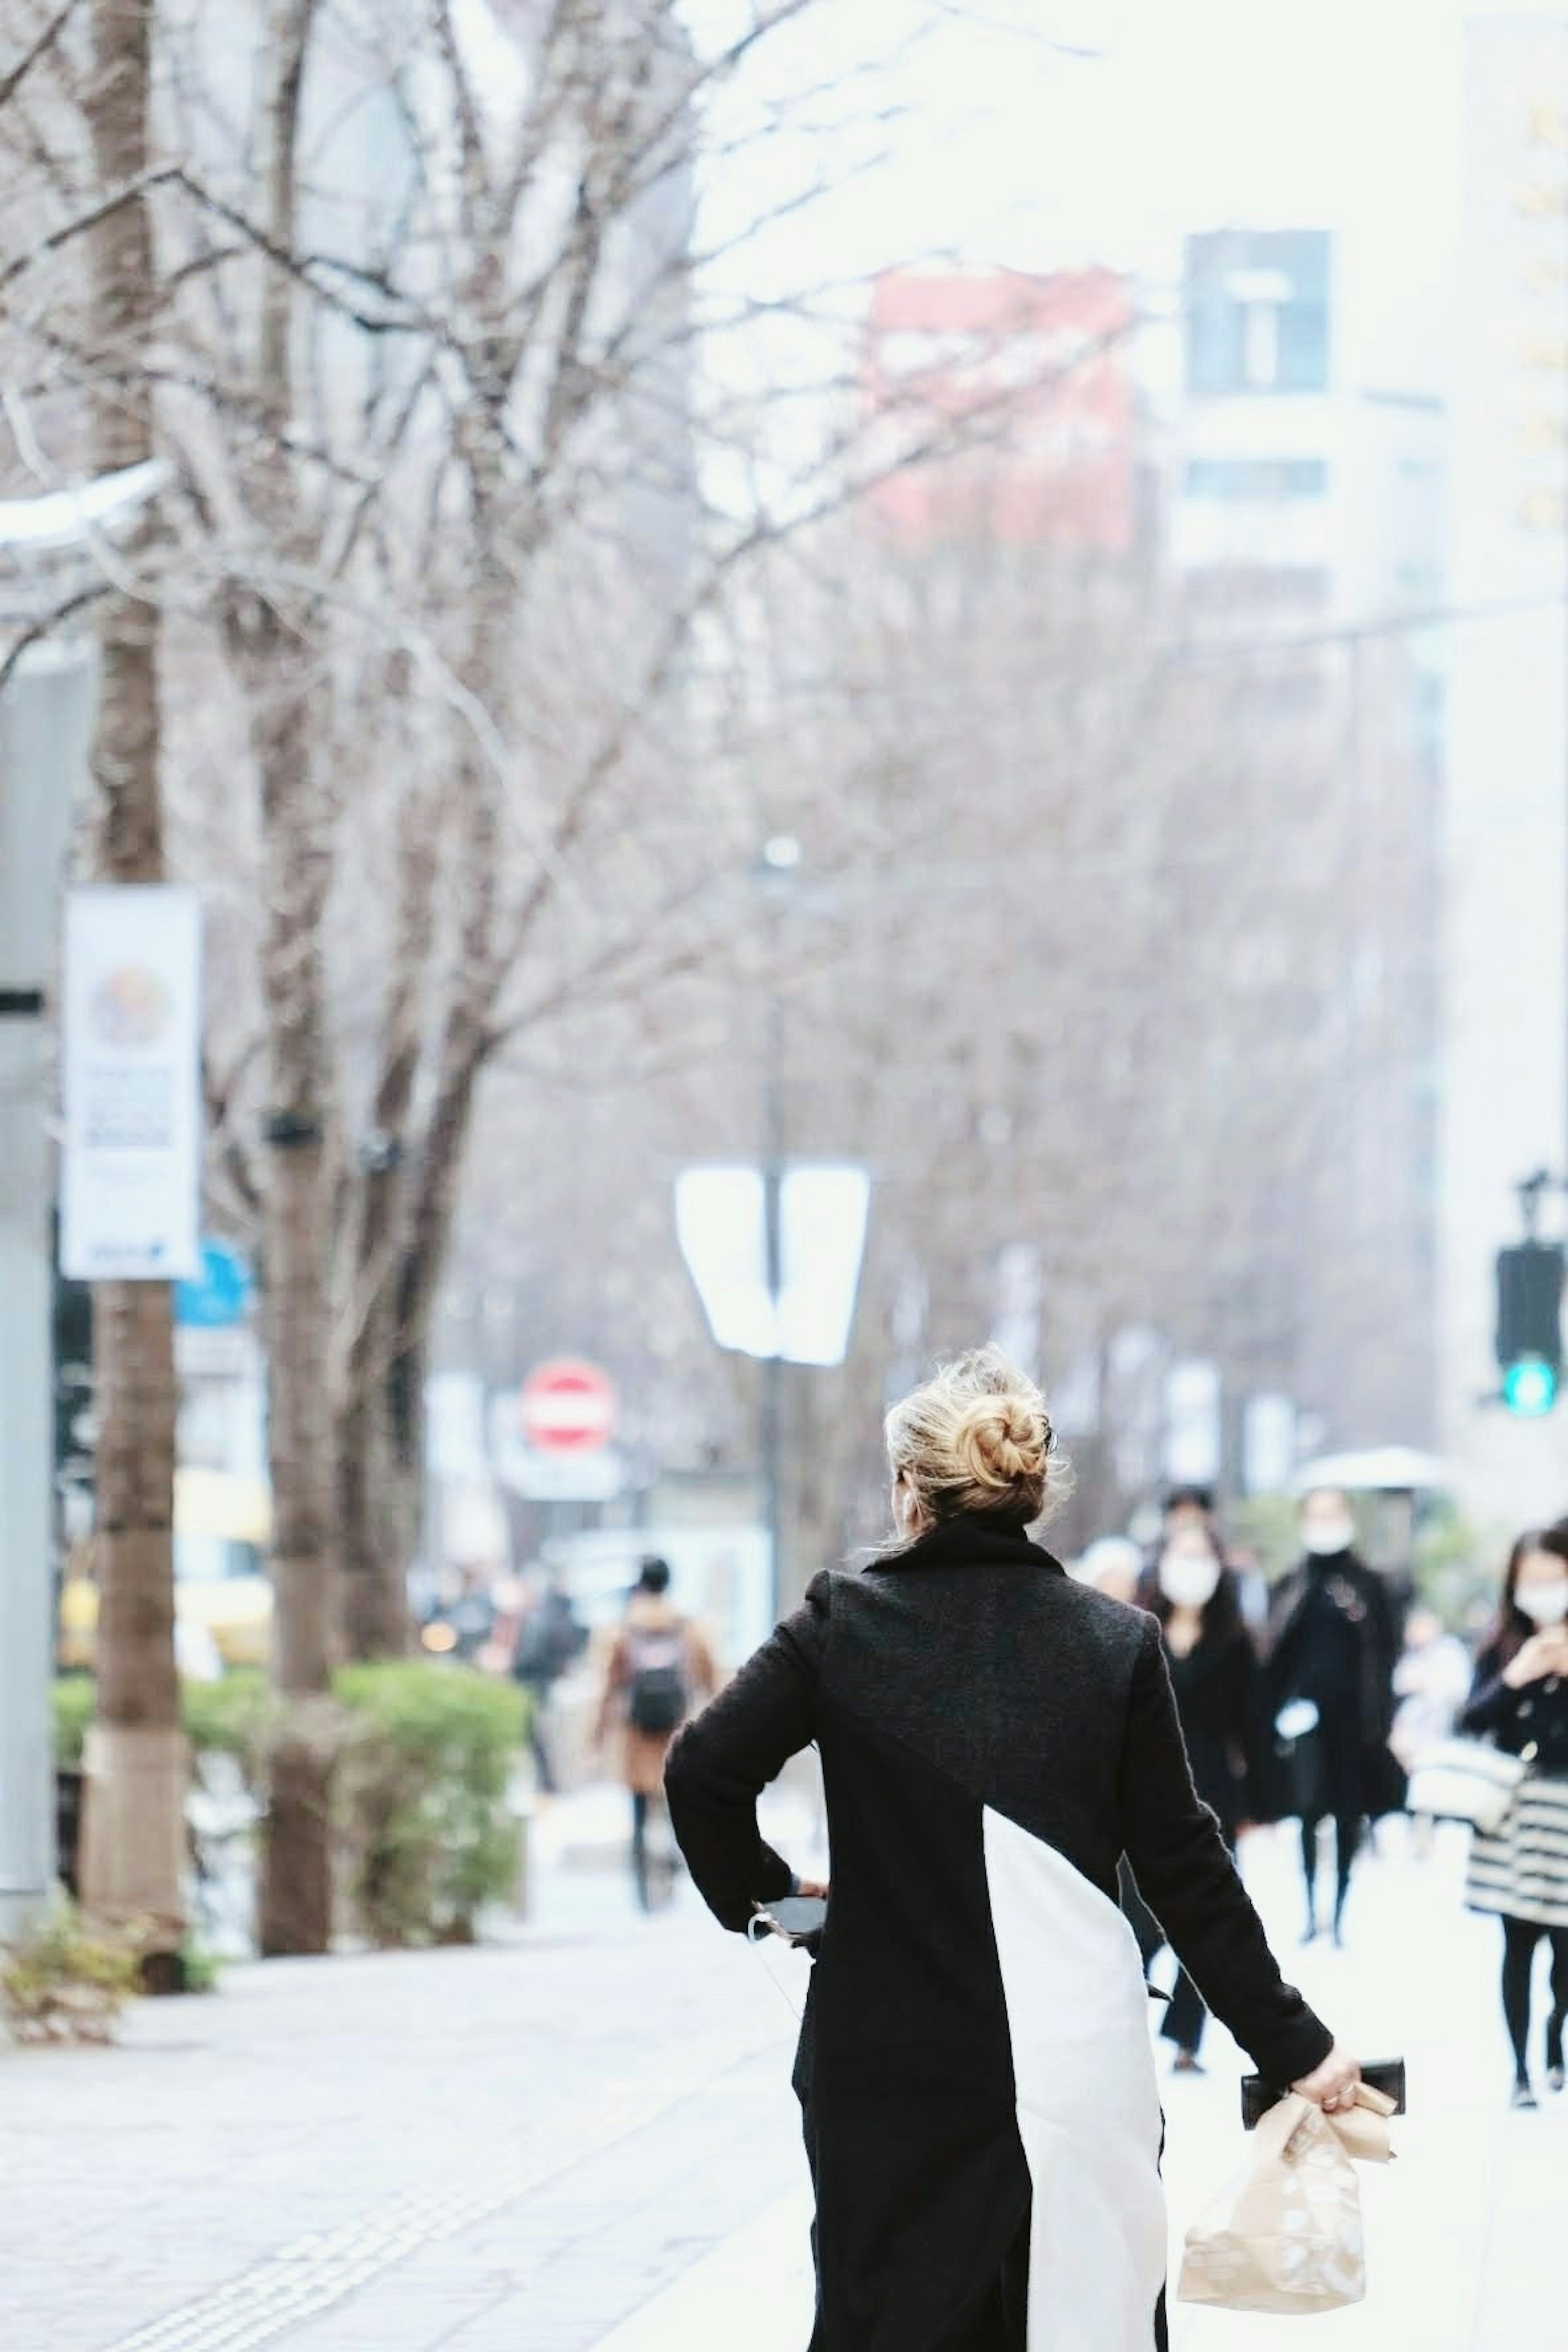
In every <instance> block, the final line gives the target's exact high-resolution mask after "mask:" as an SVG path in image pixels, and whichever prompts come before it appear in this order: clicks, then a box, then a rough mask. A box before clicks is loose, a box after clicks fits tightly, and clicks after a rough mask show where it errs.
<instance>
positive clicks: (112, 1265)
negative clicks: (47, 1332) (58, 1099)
mask: <svg viewBox="0 0 1568 2352" xmlns="http://www.w3.org/2000/svg"><path fill="white" fill-rule="evenodd" d="M63 1007H64V1020H63V1030H62V1038H61V1055H62V1062H63V1079H64V1108H65V1120H64V1130H65V1132H64V1165H63V1171H62V1180H61V1202H60V1268H61V1271H62V1272H63V1273H64V1274H66V1275H67V1276H70V1277H72V1278H74V1279H75V1280H78V1281H81V1282H167V1281H171V1280H194V1279H195V1278H196V1277H198V1276H200V1275H201V1273H202V1270H203V1264H202V1245H201V1176H202V1168H201V1159H202V1085H201V1028H202V1024H201V905H200V901H199V899H198V898H197V895H196V893H195V891H194V890H185V889H176V888H170V887H162V886H142V885H135V886H123V885H121V886H118V887H116V886H106V887H92V888H88V889H81V890H73V891H71V892H70V893H69V894H68V898H67V900H66V919H65V982H64V1000H63Z"/></svg>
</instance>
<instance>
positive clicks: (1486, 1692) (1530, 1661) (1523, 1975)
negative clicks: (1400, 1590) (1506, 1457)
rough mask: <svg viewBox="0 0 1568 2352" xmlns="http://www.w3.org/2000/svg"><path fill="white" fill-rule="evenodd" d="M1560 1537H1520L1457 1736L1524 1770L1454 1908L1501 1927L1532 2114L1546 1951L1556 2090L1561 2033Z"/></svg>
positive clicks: (1506, 1994)
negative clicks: (1522, 1763)
mask: <svg viewBox="0 0 1568 2352" xmlns="http://www.w3.org/2000/svg"><path fill="white" fill-rule="evenodd" d="M1565 1621H1568V1529H1564V1528H1562V1527H1557V1528H1548V1529H1547V1531H1546V1532H1545V1533H1544V1534H1539V1535H1538V1534H1534V1533H1531V1534H1529V1535H1523V1536H1521V1538H1520V1539H1519V1541H1518V1542H1517V1543H1516V1544H1515V1545H1514V1548H1513V1550H1512V1552H1511V1553H1510V1556H1509V1563H1508V1570H1507V1573H1506V1574H1505V1576H1504V1578H1503V1589H1502V1601H1501V1604H1500V1608H1499V1611H1498V1616H1497V1622H1496V1623H1495V1625H1494V1626H1493V1628H1492V1632H1491V1635H1490V1638H1489V1641H1488V1643H1487V1644H1486V1647H1485V1648H1484V1649H1483V1651H1482V1652H1481V1654H1480V1657H1479V1660H1478V1661H1477V1665H1476V1679H1475V1687H1474V1689H1473V1691H1472V1692H1471V1695H1470V1700H1469V1704H1468V1706H1467V1707H1466V1708H1465V1710H1464V1713H1463V1715H1462V1716H1461V1717H1460V1718H1459V1725H1460V1728H1461V1730H1463V1731H1466V1732H1473V1733H1475V1734H1477V1735H1479V1737H1482V1738H1489V1739H1491V1740H1493V1741H1495V1742H1496V1744H1497V1746H1498V1747H1499V1748H1502V1749H1503V1750H1504V1751H1505V1752H1506V1753H1507V1754H1508V1755H1510V1756H1519V1757H1522V1758H1524V1759H1526V1760H1527V1761H1528V1764H1529V1768H1530V1769H1529V1771H1528V1773H1527V1775H1526V1778H1525V1780H1524V1781H1523V1784H1522V1786H1521V1789H1520V1791H1519V1794H1518V1796H1517V1797H1516V1798H1515V1800H1514V1802H1513V1805H1512V1808H1511V1809H1510V1813H1509V1817H1508V1819H1507V1821H1506V1822H1504V1823H1503V1826H1502V1828H1501V1829H1500V1831H1499V1832H1498V1833H1497V1834H1496V1836H1495V1837H1489V1836H1486V1835H1484V1834H1483V1833H1482V1832H1479V1831H1478V1832H1477V1833H1476V1836H1475V1839H1474V1842H1473V1843H1472V1845H1471V1848H1470V1868H1469V1876H1468V1882H1467V1886H1466V1899H1467V1901H1468V1904H1469V1906H1470V1908H1471V1910H1472V1911H1489V1912H1492V1913H1494V1914H1495V1915H1496V1916H1497V1917H1499V1918H1500V1920H1501V1921H1502V1936H1503V1957H1502V2009H1503V2021H1504V2022H1505V2024H1506V2025H1507V2027H1508V2035H1509V2040H1510V2042H1511V2043H1512V2045H1513V2064H1514V2089H1513V2104H1514V2105H1515V2106H1516V2107H1533V2106H1534V2105H1535V2104H1536V2099H1535V2092H1534V2090H1533V2088H1532V2086H1531V2077H1530V2042H1531V2007H1532V2000H1531V1993H1532V1982H1531V1980H1532V1979H1533V1976H1534V1972H1535V1956H1536V1950H1537V1948H1538V1947H1539V1945H1540V1944H1541V1943H1542V1940H1543V1939H1544V1940H1545V1941H1546V1942H1548V1943H1549V1944H1550V1945H1551V1948H1552V2007H1551V2011H1550V2012H1549V2013H1548V2016H1547V2020H1546V2079H1547V2083H1548V2084H1549V2086H1550V2088H1551V2089H1552V2090H1553V2091H1561V2090H1562V2089H1563V2083H1564V2079H1565V2077H1564V2071H1563V2028H1564V2025H1565V2024H1568V1622H1565Z"/></svg>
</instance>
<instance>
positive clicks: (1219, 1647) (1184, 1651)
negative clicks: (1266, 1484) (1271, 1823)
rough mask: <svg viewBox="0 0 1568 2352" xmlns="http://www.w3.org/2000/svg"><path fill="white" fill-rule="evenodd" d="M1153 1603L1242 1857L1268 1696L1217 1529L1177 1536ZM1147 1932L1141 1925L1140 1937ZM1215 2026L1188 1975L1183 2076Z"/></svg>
mask: <svg viewBox="0 0 1568 2352" xmlns="http://www.w3.org/2000/svg"><path fill="white" fill-rule="evenodd" d="M1150 1605H1151V1607H1152V1612H1153V1614H1154V1615H1155V1617H1156V1618H1157V1619H1158V1620H1159V1623H1160V1630H1161V1633H1162V1635H1163V1640H1164V1645H1165V1660H1166V1664H1167V1665H1168V1666H1169V1669H1170V1675H1171V1684H1172V1687H1173V1690H1174V1692H1175V1695H1176V1712H1177V1714H1178V1716H1179V1717H1181V1724H1182V1737H1183V1738H1184V1740H1185V1742H1186V1748H1187V1760H1188V1762H1189V1763H1190V1764H1191V1766H1192V1769H1193V1780H1194V1784H1195V1786H1196V1789H1197V1792H1198V1794H1199V1796H1200V1797H1201V1798H1202V1799H1203V1801H1204V1802H1205V1805H1207V1806H1208V1807H1209V1809H1210V1811H1212V1812H1213V1813H1214V1815H1215V1819H1216V1820H1217V1822H1219V1826H1220V1834H1221V1835H1222V1836H1223V1838H1224V1839H1225V1842H1226V1845H1227V1846H1228V1847H1229V1848H1230V1849H1231V1851H1232V1853H1234V1852H1235V1850H1236V1846H1237V1840H1238V1839H1239V1837H1240V1835H1241V1832H1242V1830H1243V1828H1244V1827H1245V1826H1246V1825H1247V1822H1250V1821H1252V1820H1255V1819H1256V1818H1257V1813H1258V1800H1257V1798H1256V1796H1255V1794H1254V1791H1255V1790H1256V1788H1257V1785H1258V1779H1259V1776H1260V1770H1261V1765H1262V1737H1261V1734H1262V1694H1261V1685H1260V1681H1259V1675H1258V1659H1257V1654H1256V1653H1255V1652H1254V1650H1253V1646H1252V1640H1251V1636H1250V1635H1249V1634H1248V1633H1247V1627H1246V1625H1245V1624H1244V1623H1243V1622H1242V1615H1241V1606H1240V1601H1239V1598H1238V1595H1237V1589H1236V1579H1235V1578H1234V1576H1232V1575H1231V1573H1230V1572H1229V1570H1227V1569H1226V1564H1225V1560H1224V1559H1223V1557H1222V1555H1221V1552H1220V1548H1219V1544H1218V1541H1217V1539H1216V1538H1215V1534H1214V1531H1213V1529H1212V1528H1210V1527H1208V1526H1206V1525H1205V1524H1203V1523H1202V1522H1199V1521H1194V1520H1188V1521H1186V1522H1185V1523H1182V1524H1178V1525H1177V1527H1176V1528H1175V1529H1174V1531H1173V1533H1172V1534H1171V1535H1170V1536H1169V1537H1168V1538H1167V1540H1166V1543H1165V1548H1164V1549H1163V1552H1162V1553H1161V1555H1160V1560H1159V1566H1158V1569H1157V1570H1156V1573H1155V1589H1154V1591H1153V1593H1152V1596H1151V1602H1150ZM1139 1926H1140V1922H1139V1920H1138V1919H1137V1918H1136V1917H1134V1919H1133V1928H1134V1932H1135V1933H1136V1932H1137V1931H1138V1928H1139ZM1139 1940H1140V1942H1141V1943H1142V1941H1143V1940H1144V1938H1143V1937H1142V1935H1140V1937H1139ZM1207 2018H1208V2012H1207V2011H1206V2010H1205V2007H1204V2001H1203V1996H1202V1994H1201V1993H1200V1992H1199V1991H1198V1989H1197V1987H1196V1985H1195V1984H1194V1982H1193V1979H1192V1978H1191V1977H1190V1976H1189V1975H1188V1973H1187V1971H1186V1969H1182V1971H1181V1973H1180V1975H1179V1976H1178V1978H1177V1979H1176V1990H1175V1992H1174V1994H1173V1998H1172V2000H1171V2005H1170V2008H1169V2009H1168V2011H1166V2014H1165V2022H1164V2024H1163V2027H1162V2028H1161V2032H1163V2035H1164V2038H1165V2039H1166V2041H1168V2042H1174V2043H1175V2045H1176V2057H1175V2065H1174V2071H1175V2073H1177V2074H1201V2073H1202V2072H1203V2066H1202V2062H1201V2061H1200V2059H1199V2056H1198V2053H1199V2050H1200V2049H1201V2047H1202V2044H1203V2036H1204V2027H1205V2023H1206V2022H1207Z"/></svg>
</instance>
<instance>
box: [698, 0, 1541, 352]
mask: <svg viewBox="0 0 1568 2352" xmlns="http://www.w3.org/2000/svg"><path fill="white" fill-rule="evenodd" d="M737 5H739V0H692V10H691V13H692V16H693V18H694V19H695V20H696V21H697V22H699V23H700V24H701V25H703V26H710V25H712V24H714V23H717V22H720V21H722V20H724V19H727V18H729V17H730V16H732V14H733V12H734V9H735V8H736V6H737ZM939 5H941V0H939ZM927 9H928V0H834V5H833V6H832V7H831V9H830V10H828V11H827V12H826V15H825V14H823V13H820V12H811V13H810V14H809V15H808V16H807V18H806V19H805V23H804V25H803V27H802V30H801V34H800V36H799V38H798V39H797V40H796V41H795V48H794V53H793V55H792V54H791V51H790V45H789V43H788V42H787V41H784V42H780V43H778V44H776V45H775V46H774V49H773V60H772V62H770V64H769V65H768V66H767V68H766V71H767V73H768V75H769V77H770V79H771V78H773V77H774V76H777V77H780V82H779V84H777V85H775V86H782V85H783V83H784V82H789V81H793V80H794V79H795V78H796V77H798V78H799V79H801V80H802V81H803V82H816V83H820V82H821V81H822V80H823V79H825V78H826V77H827V76H830V75H833V74H839V75H847V73H848V72H849V71H850V69H851V68H852V67H853V65H854V64H855V62H856V61H857V60H858V59H861V58H866V57H868V56H872V55H887V54H888V53H889V51H891V50H892V49H893V48H894V47H896V46H897V45H898V44H899V42H900V37H902V36H904V35H905V34H907V32H908V30H909V28H910V26H912V25H914V24H915V23H917V22H918V21H920V20H921V18H922V17H923V16H925V15H926V13H927ZM1531 14H1536V15H1543V16H1552V15H1554V14H1555V15H1557V16H1562V15H1563V0H1557V5H1555V6H1552V5H1546V0H1539V5H1536V6H1534V7H1533V8H1532V7H1531V5H1530V0H1479V5H1478V0H952V7H951V12H950V14H949V16H948V18H947V21H946V22H945V23H944V25H943V26H942V29H941V31H940V32H939V33H938V34H937V36H936V37H935V38H934V39H932V40H930V41H928V42H927V43H925V44H923V45H922V46H921V47H920V48H919V49H918V51H917V53H916V54H915V55H914V56H913V57H912V58H909V59H907V60H905V61H904V62H903V63H901V64H900V66H899V67H897V68H895V69H894V70H893V71H892V72H891V73H890V74H889V76H888V77H887V79H886V82H885V85H884V87H885V89H886V90H888V91H889V92H890V93H892V94H893V95H894V96H895V97H896V99H897V100H898V101H899V102H900V104H901V105H902V106H904V107H905V108H907V110H908V113H907V117H906V119H905V120H904V121H902V122H901V123H900V126H899V127H898V130H897V132H896V134H895V137H894V142H893V152H892V154H891V156H890V160H889V162H888V163H885V164H884V165H883V166H881V167H880V168H879V169H878V170H877V171H876V172H875V173H872V174H870V175H869V176H868V177H867V178H865V179H862V180H860V181H858V182H857V183H856V184H853V185H852V186H849V187H846V188H845V189H844V190H842V191H841V192H840V193H839V194H837V195H835V196H834V197H833V198H832V199H831V200H830V201H829V202H828V203H827V204H826V205H823V206H821V207H818V208H816V210H814V211H812V212H811V213H809V214H806V215H802V216H801V217H800V218H799V219H798V220H797V221H795V222H794V223H792V224H791V226H789V228H788V229H787V230H786V231H784V232H783V233H782V235H781V236H780V238H779V239H778V241H777V242H776V244H774V245H771V246H770V248H769V253H768V258H767V264H766V267H765V269H764V273H763V274H764V275H765V277H767V278H777V279H780V280H782V279H784V278H795V280H796V282H799V283H805V282H808V280H809V279H810V278H811V277H812V276H813V275H814V274H816V275H826V274H828V273H829V272H830V271H835V272H839V273H846V274H847V273H854V272H858V271H859V270H861V269H870V268H878V267H885V266H888V265H889V264H890V263H893V262H896V261H899V260H900V259H904V258H907V257H910V256H913V255H918V254H921V253H926V252H929V253H931V254H933V255H935V254H939V253H942V254H951V255H952V256H953V257H955V258H958V259H962V260H963V261H964V262H966V263H968V264H970V265H972V266H984V265H987V264H989V265H996V264H1005V265H1011V266H1014V267H1016V268H1033V269H1039V268H1053V267H1059V266H1064V265H1071V264H1074V263H1081V262H1086V261H1090V260H1100V261H1107V262H1110V263H1111V264H1113V265H1116V266H1118V267H1121V268H1130V269H1132V270H1134V271H1135V272H1137V273H1138V274H1139V275H1141V276H1142V277H1143V278H1146V279H1148V280H1149V281H1150V282H1152V284H1154V285H1156V286H1158V285H1159V284H1162V283H1165V284H1173V283H1174V282H1175V280H1176V278H1177V276H1178V273H1179V268H1180V255H1181V238H1182V236H1183V235H1184V233H1185V232H1186V231H1187V230H1189V229H1193V228H1204V227H1214V226H1223V225H1224V224H1226V223H1227V222H1235V223H1238V224H1241V223H1245V224H1248V225H1258V226H1301V227H1317V226H1322V227H1329V228H1331V229H1335V230H1338V231H1339V232H1341V247H1340V250H1341V257H1342V267H1343V277H1342V297H1343V299H1344V302H1345V304H1346V306H1347V309H1346V312H1345V314H1344V320H1343V323H1344V325H1345V327H1346V330H1347V333H1348V337H1349V341H1350V345H1351V347H1352V351H1353V354H1354V355H1353V358H1352V360H1351V362H1350V364H1351V366H1352V371H1353V373H1355V375H1356V376H1357V377H1358V378H1359V379H1360V380H1361V381H1362V382H1363V383H1378V384H1380V385H1383V386H1385V387H1401V388H1405V387H1408V388H1416V389H1437V388H1440V385H1441V383H1442V380H1443V377H1444V374H1445V373H1446V368H1445V359H1444V337H1445V333H1446V331H1447V330H1446V319H1445V313H1446V310H1447V308H1448V307H1449V304H1448V299H1447V287H1446V272H1447V268H1448V267H1449V264H1450V261H1451V257H1452V252H1453V247H1454V242H1455V238H1456V236H1457V231H1458V205H1459V194H1460V185H1459V159H1460V135H1461V73H1460V61H1461V55H1462V45H1461V26H1462V23H1463V21H1464V19H1465V18H1467V17H1471V16H1478V15H1480V16H1484V15H1531ZM1053 38H1054V39H1055V40H1058V41H1060V42H1063V43H1066V44H1069V45H1076V46H1079V47H1082V48H1084V49H1087V50H1091V51H1093V52H1094V54H1093V55H1092V56H1091V57H1089V58H1082V59H1079V58H1068V57H1063V56H1061V55H1060V54H1058V53H1057V52H1056V51H1055V50H1054V49H1053V47H1051V41H1052V39H1053ZM762 72H763V68H761V67H759V68H758V71H757V75H755V76H754V77H753V82H752V90H753V95H756V96H759V97H760V96H762V95H763V92H762V91H761V90H760V89H758V87H757V85H758V82H759V80H760V77H761V74H762ZM776 169H777V170H778V172H779V173H780V175H781V182H782V176H783V174H784V170H785V165H784V163H783V161H782V160H781V161H780V162H779V163H777V165H776ZM748 177H749V179H750V181H751V184H752V187H753V188H758V187H760V185H761V184H762V183H761V182H760V181H759V179H758V176H757V167H756V165H755V164H752V165H751V166H749V167H748ZM757 268H758V257H757V256H755V255H752V257H750V258H749V261H748V264H747V265H746V274H747V275H748V276H750V277H751V279H752V285H753V287H754V285H755V283H756V271H757Z"/></svg>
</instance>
